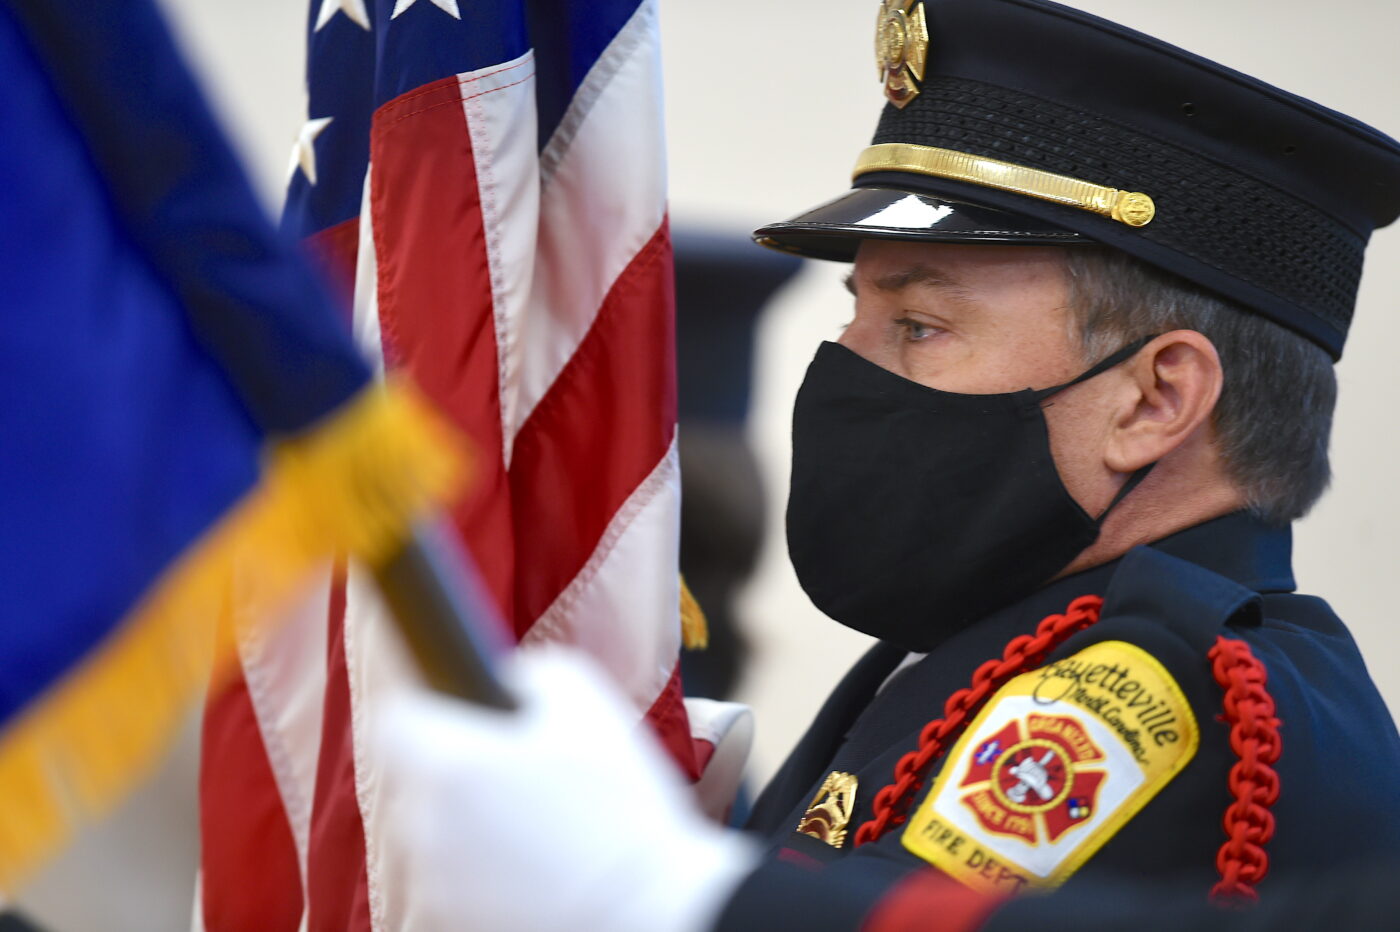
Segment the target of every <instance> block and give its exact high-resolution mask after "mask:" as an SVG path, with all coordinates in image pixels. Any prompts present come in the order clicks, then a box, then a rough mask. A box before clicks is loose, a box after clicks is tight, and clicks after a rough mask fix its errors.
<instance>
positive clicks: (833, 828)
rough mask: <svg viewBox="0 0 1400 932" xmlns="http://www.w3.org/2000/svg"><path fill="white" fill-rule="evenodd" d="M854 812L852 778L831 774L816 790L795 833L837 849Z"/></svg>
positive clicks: (854, 790) (854, 797) (854, 792)
mask: <svg viewBox="0 0 1400 932" xmlns="http://www.w3.org/2000/svg"><path fill="white" fill-rule="evenodd" d="M855 809H856V778H855V775H854V774H849V773H842V772H841V771H839V770H833V771H832V772H831V774H830V775H829V776H828V777H827V778H826V780H824V781H823V782H822V787H821V789H819V790H817V795H816V797H815V798H813V800H812V805H810V806H808V807H807V813H806V815H804V816H803V817H802V821H801V822H798V823H797V830H798V831H799V832H801V833H802V834H803V835H811V836H812V837H813V838H815V839H817V840H818V841H824V842H826V843H827V844H828V845H831V847H833V848H839V847H841V845H842V844H843V843H844V842H845V841H846V824H847V823H848V822H850V821H851V814H852V813H853V812H855Z"/></svg>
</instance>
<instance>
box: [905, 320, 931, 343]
mask: <svg viewBox="0 0 1400 932" xmlns="http://www.w3.org/2000/svg"><path fill="white" fill-rule="evenodd" d="M894 323H895V326H897V327H900V328H902V329H903V330H904V339H906V340H908V341H909V342H910V343H917V342H919V341H920V340H923V339H926V338H928V337H931V336H933V335H934V334H935V333H939V332H940V328H938V327H934V326H932V325H931V324H925V323H921V322H920V321H917V320H914V319H913V318H911V317H901V318H899V319H898V320H896V321H895V322H894Z"/></svg>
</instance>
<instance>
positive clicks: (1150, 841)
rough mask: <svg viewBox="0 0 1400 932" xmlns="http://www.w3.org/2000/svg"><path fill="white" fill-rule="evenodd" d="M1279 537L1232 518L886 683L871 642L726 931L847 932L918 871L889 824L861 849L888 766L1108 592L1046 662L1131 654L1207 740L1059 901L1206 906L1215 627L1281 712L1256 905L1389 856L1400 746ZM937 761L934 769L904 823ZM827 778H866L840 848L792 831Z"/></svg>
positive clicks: (1215, 839)
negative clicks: (817, 891)
mask: <svg viewBox="0 0 1400 932" xmlns="http://www.w3.org/2000/svg"><path fill="white" fill-rule="evenodd" d="M1291 546H1292V542H1291V536H1290V532H1289V531H1288V530H1286V529H1283V530H1280V529H1273V528H1269V527H1267V526H1265V525H1264V524H1262V523H1261V522H1259V521H1257V520H1255V519H1253V518H1251V517H1249V516H1248V515H1246V514H1243V513H1236V514H1232V515H1227V516H1225V517H1222V518H1218V519H1216V520H1213V521H1209V522H1207V523H1205V524H1201V525H1198V526H1196V527H1193V528H1189V529H1187V530H1185V531H1182V532H1180V533H1178V534H1175V535H1173V536H1171V537H1168V538H1166V539H1164V540H1161V541H1158V542H1156V543H1154V544H1151V545H1147V546H1141V547H1136V548H1134V549H1133V550H1131V551H1129V552H1128V553H1127V554H1125V555H1124V556H1123V557H1121V558H1120V559H1118V560H1116V561H1114V562H1113V563H1110V564H1106V565H1104V566H1101V567H1096V568H1094V569H1091V570H1088V571H1086V572H1083V573H1080V574H1077V575H1074V576H1071V577H1067V578H1064V579H1061V580H1057V581H1055V582H1053V583H1051V584H1050V585H1048V586H1046V587H1044V588H1043V589H1041V590H1040V591H1039V592H1037V593H1035V594H1034V595H1032V596H1031V597H1029V598H1027V599H1025V600H1023V601H1021V602H1019V603H1016V604H1014V605H1011V606H1009V607H1007V608H1005V609H1002V610H1001V611H998V612H996V613H995V614H993V615H991V616H989V617H986V618H983V619H981V620H979V621H977V622H975V623H973V624H972V625H970V626H967V627H964V628H962V629H960V630H955V631H949V632H948V634H947V637H946V638H945V639H944V640H943V641H942V642H941V643H939V644H938V645H937V646H936V647H934V648H933V650H932V651H931V652H930V653H929V654H928V655H927V656H926V657H925V658H923V659H922V660H920V661H919V662H917V663H915V664H913V665H911V666H908V667H906V668H905V669H903V670H900V671H899V672H898V673H896V674H895V675H894V676H893V678H891V673H892V672H893V671H895V670H896V669H897V668H898V666H899V664H900V662H901V661H902V660H903V659H904V658H905V656H906V655H905V654H904V652H903V651H902V650H900V649H898V648H895V647H893V646H891V645H888V644H883V643H881V644H877V645H876V646H875V647H874V648H872V649H871V650H870V651H869V653H867V654H866V655H865V656H864V657H863V658H862V659H861V660H860V661H858V662H857V663H856V665H855V666H854V667H853V668H852V669H851V671H850V672H849V673H848V674H847V675H846V677H845V678H844V679H843V680H842V682H841V683H840V685H838V686H837V688H836V690H835V691H834V692H833V693H832V695H831V697H830V698H829V699H828V700H827V702H826V704H825V705H824V706H823V707H822V709H821V711H820V712H819V713H818V715H817V717H816V719H815V721H814V722H813V723H812V725H811V726H810V728H809V729H808V731H807V733H806V734H805V735H804V736H803V738H802V740H801V742H800V743H799V744H798V745H797V748H796V749H795V750H794V751H793V753H792V754H791V756H790V757H789V758H788V760H787V761H786V763H785V764H784V765H783V766H782V768H781V769H780V770H779V771H778V773H777V775H776V776H775V777H774V778H773V780H772V782H771V783H770V784H769V786H768V787H767V789H766V790H765V791H764V793H763V794H762V796H761V797H760V798H759V800H758V802H757V803H756V805H755V807H754V810H753V814H752V817H751V820H750V823H749V828H750V829H751V830H752V831H754V832H756V833H759V834H760V835H761V836H762V837H763V838H765V839H766V840H767V841H768V842H769V843H770V844H771V845H772V848H773V854H774V855H775V857H774V858H773V859H772V861H771V862H770V863H769V865H766V866H764V867H761V868H759V869H758V870H757V871H756V872H755V873H754V874H753V875H752V876H751V877H750V878H749V879H748V881H746V883H745V884H744V885H743V886H741V888H740V889H739V890H738V892H737V893H736V895H735V896H734V898H733V899H732V900H731V902H730V904H729V906H728V907H727V910H726V912H725V913H724V915H723V916H722V918H721V920H720V923H719V927H720V928H723V929H730V928H733V929H746V928H760V927H766V926H769V925H772V924H774V923H778V924H781V925H783V926H788V925H791V926H793V927H801V928H807V929H854V928H858V927H859V926H860V925H861V922H862V919H863V917H864V916H865V914H866V912H868V910H869V909H870V907H871V905H872V904H873V903H875V902H877V901H878V900H879V898H880V897H881V896H882V895H883V894H884V892H885V891H886V890H888V889H889V888H890V887H892V886H893V885H894V884H896V883H897V882H898V881H899V880H901V879H903V878H904V877H905V876H906V875H907V874H909V873H910V872H911V871H913V870H915V869H919V868H927V867H928V865H927V864H926V863H925V862H924V861H923V860H921V859H920V858H919V857H918V856H916V855H915V854H913V853H911V852H910V851H908V850H906V849H905V847H904V846H903V845H902V844H901V840H900V836H901V833H902V829H901V828H898V827H897V828H893V829H891V830H889V831H887V832H886V833H885V834H884V835H883V836H882V837H881V838H880V839H879V841H877V842H875V843H871V844H866V845H863V846H861V847H860V848H858V849H855V848H853V845H852V841H853V839H854V835H855V830H856V828H857V827H858V826H859V825H860V824H862V823H863V822H865V821H866V820H867V819H868V818H870V815H871V808H870V804H871V800H872V799H873V798H874V796H875V794H876V792H877V791H878V790H879V789H880V788H881V787H883V786H885V785H886V784H888V783H890V782H892V780H893V773H894V767H895V763H896V762H897V761H898V760H899V758H900V757H901V756H902V755H903V754H905V753H906V752H907V751H909V750H912V749H914V748H915V747H916V746H917V743H918V736H919V731H920V729H922V728H923V726H924V724H925V723H926V722H928V721H929V720H931V719H934V718H938V717H941V715H942V712H943V706H944V703H945V701H946V700H947V698H948V696H949V695H950V694H951V693H953V692H954V691H955V690H957V689H960V688H962V687H965V686H967V685H968V684H969V682H970V681H971V678H972V674H973V671H974V670H975V669H976V668H977V667H978V666H979V665H980V664H982V663H983V662H984V661H986V660H988V659H990V658H993V657H999V656H1000V655H1001V653H1002V650H1003V648H1004V647H1005V645H1006V644H1007V642H1008V641H1010V640H1011V639H1012V638H1014V637H1016V636H1017V635H1020V634H1027V633H1031V632H1033V631H1034V630H1035V628H1036V626H1037V624H1038V623H1039V622H1040V620H1041V619H1042V618H1043V617H1045V616H1047V615H1050V614H1054V613H1059V612H1063V611H1065V609H1066V607H1067V606H1068V604H1069V603H1070V602H1071V601H1072V600H1073V599H1075V598H1077V597H1079V596H1082V595H1086V594H1095V595H1101V596H1103V597H1104V599H1105V604H1104V607H1103V611H1102V616H1101V620H1100V621H1099V622H1098V623H1097V624H1096V625H1094V626H1093V627H1091V628H1089V629H1088V630H1086V631H1082V632H1080V633H1078V634H1076V635H1074V636H1073V637H1071V638H1069V639H1068V640H1067V641H1066V642H1064V643H1063V644H1061V645H1060V646H1059V647H1058V648H1057V649H1056V650H1054V651H1053V652H1052V653H1051V655H1050V657H1049V658H1048V660H1047V663H1049V662H1053V661H1055V660H1057V659H1060V658H1065V657H1069V656H1071V655H1073V654H1075V653H1077V652H1079V651H1081V650H1083V649H1084V648H1086V647H1087V646H1089V645H1091V644H1094V643H1096V642H1099V641H1123V642H1127V643H1129V644H1132V645H1136V646H1137V647H1139V648H1141V649H1143V650H1144V651H1145V652H1147V653H1148V654H1150V655H1151V656H1152V657H1154V658H1155V659H1156V660H1157V661H1158V662H1160V664H1161V665H1162V666H1163V667H1164V668H1165V669H1166V671H1167V672H1168V673H1169V674H1170V675H1171V677H1172V678H1173V679H1175V681H1176V683H1177V685H1178V686H1179V687H1180V689H1181V691H1182V693H1183V694H1184V695H1185V698H1186V699H1187V701H1188V702H1189V703H1190V706H1191V708H1192V709H1193V711H1194V713H1195V717H1196V721H1197V724H1198V725H1199V728H1200V744H1199V748H1198V750H1197V751H1196V753H1195V755H1194V757H1192V758H1191V759H1190V761H1189V762H1188V763H1187V764H1186V766H1185V767H1184V769H1182V770H1181V771H1180V772H1179V773H1178V774H1176V776H1175V777H1174V778H1173V779H1171V781H1170V782H1169V783H1167V784H1166V785H1165V786H1164V788H1162V789H1161V790H1160V792H1158V793H1157V794H1156V795H1155V796H1154V797H1152V798H1151V799H1150V801H1148V802H1147V803H1146V805H1145V806H1144V807H1143V808H1142V809H1141V811H1139V812H1137V814H1136V815H1135V816H1134V817H1133V818H1132V819H1131V820H1130V821H1129V822H1128V823H1127V824H1126V825H1124V826H1123V827H1121V828H1120V829H1118V830H1117V831H1116V833H1114V834H1113V835H1112V836H1111V837H1109V838H1108V840H1107V841H1106V842H1105V843H1104V844H1103V845H1102V847H1101V848H1099V849H1098V851H1097V853H1095V854H1094V855H1093V856H1092V857H1091V858H1090V859H1089V860H1088V861H1087V863H1085V864H1084V865H1083V866H1082V867H1080V868H1079V869H1078V870H1077V871H1076V872H1075V873H1074V874H1072V875H1071V876H1070V877H1069V878H1068V880H1067V881H1066V882H1065V884H1064V888H1065V890H1066V891H1067V892H1068V891H1070V890H1071V889H1072V888H1074V887H1075V886H1077V885H1084V886H1085V887H1086V888H1094V887H1102V886H1106V885H1110V886H1111V885H1114V884H1117V883H1121V882H1124V881H1131V882H1142V881H1145V880H1146V881H1152V882H1163V883H1170V884H1172V885H1175V886H1185V887H1186V888H1194V889H1198V890H1199V891H1200V896H1201V898H1202V899H1204V898H1205V897H1206V896H1207V894H1208V892H1209V890H1210V888H1211V886H1212V884H1213V883H1214V882H1215V881H1216V880H1217V879H1218V878H1219V875H1218V873H1217V868H1216V865H1215V859H1216V853H1217V852H1218V850H1219V849H1220V846H1221V844H1222V843H1223V842H1224V840H1225V834H1224V830H1223V829H1222V818H1223V815H1224V813H1225V809H1226V807H1227V806H1229V804H1230V803H1231V802H1232V801H1233V799H1234V797H1233V796H1232V794H1231V792H1230V789H1229V786H1228V773H1229V770H1230V768H1231V767H1232V766H1233V764H1234V763H1235V762H1236V761H1237V760H1238V757H1237V756H1236V755H1235V753H1234V751H1232V749H1231V747H1230V742H1229V728H1228V725H1227V724H1226V723H1225V722H1224V721H1223V720H1222V719H1221V710H1222V696H1223V690H1222V688H1221V686H1220V685H1219V684H1218V683H1217V682H1216V680H1215V678H1214V676H1213V675H1212V672H1211V665H1210V662H1209V661H1208V660H1207V653H1208V651H1209V650H1210V649H1211V647H1212V646H1213V645H1214V644H1215V642H1216V639H1217V637H1218V636H1220V635H1225V636H1227V637H1231V638H1238V639H1242V640H1244V641H1245V642H1247V643H1248V644H1249V646H1250V648H1251V649H1252V651H1253V653H1254V655H1255V656H1256V657H1257V658H1259V659H1260V660H1261V661H1262V662H1263V664H1264V665H1265V667H1266V669H1267V673H1268V690H1269V692H1270V693H1271V695H1272V696H1273V698H1274V700H1275V703H1276V707H1277V713H1276V714H1277V716H1278V718H1279V719H1280V720H1281V721H1282V726H1281V729H1280V732H1281V735H1282V738H1283V753H1282V757H1281V758H1280V760H1279V762H1278V763H1277V765H1276V766H1275V769H1276V770H1277V772H1278V773H1279V776H1280V782H1281V786H1282V791H1281V795H1280V798H1279V800H1278V801H1277V803H1276V804H1275V805H1274V806H1273V807H1272V811H1273V813H1274V815H1275V817H1276V819H1277V830H1276V834H1275V837H1274V839H1273V840H1272V841H1271V842H1270V843H1269V844H1268V846H1267V851H1268V854H1269V858H1270V874H1269V876H1268V877H1267V878H1266V879H1265V880H1264V881H1263V882H1262V883H1261V884H1260V885H1259V887H1258V891H1259V894H1260V896H1261V898H1262V899H1265V900H1267V898H1268V896H1269V892H1270V890H1271V889H1276V888H1279V887H1280V885H1286V884H1288V883H1289V876H1290V875H1295V876H1296V875H1300V874H1308V873H1315V872H1317V871H1319V870H1329V871H1334V872H1335V871H1338V870H1347V869H1348V868H1349V867H1353V866H1354V867H1356V868H1358V869H1360V868H1364V867H1365V866H1366V865H1370V864H1375V863H1377V862H1380V861H1389V862H1400V793H1397V789H1400V737H1397V734H1396V730H1395V725H1394V723H1393V722H1392V720H1391V717H1390V714H1389V713H1388V711H1387V710H1386V707H1385V705H1384V703H1383V702H1382V700H1381V698H1380V696H1379V694H1378V693H1377V691H1376V688H1375V686H1374V684H1373V683H1372V682H1371V679H1370V676H1369V675H1368V673H1367V671H1366V665H1365V663H1364V662H1363V660H1362V658H1361V655H1360V654H1359V652H1358V651H1357V648H1356V645H1355V643H1354V641H1353V640H1352V638H1351V635H1350V634H1349V633H1348V632H1347V629H1346V627H1345V626H1344V625H1343V624H1342V623H1341V621H1340V620H1339V619H1338V618H1337V617H1336V615H1335V614H1333V612H1332V611H1331V609H1330V608H1329V607H1328V606H1327V604H1326V603H1325V602H1324V601H1322V600H1321V599H1317V598H1314V597H1311V596H1305V595H1298V594H1296V593H1294V588H1295V586H1294V581H1293V575H1292V570H1291V566H1290V559H1291ZM887 679H888V680H889V682H888V683H886V680H887ZM882 684H884V687H883V688H881V687H882ZM946 758H947V755H946V754H945V755H944V759H941V760H939V761H936V762H935V763H934V764H933V765H932V767H931V770H930V772H929V773H928V774H927V777H926V779H925V781H924V783H923V787H922V789H921V792H920V796H919V797H916V798H915V799H914V800H913V801H912V802H911V804H910V806H909V808H908V810H907V811H908V812H909V813H914V812H915V810H916V808H917V807H918V805H919V803H920V802H921V801H922V796H923V795H926V794H927V793H928V792H929V790H930V788H931V787H932V786H933V783H934V779H935V776H936V774H937V773H938V770H939V769H940V768H941V767H942V765H943V764H944V763H945V761H946ZM832 771H843V772H847V773H851V774H854V775H856V777H857V779H858V781H859V788H858V790H857V793H856V799H855V808H854V814H853V816H852V818H851V820H850V823H849V834H848V837H847V839H846V841H845V843H844V845H843V846H842V848H840V849H836V848H832V847H831V846H830V845H827V844H825V843H823V842H822V841H819V840H818V839H816V838H813V837H810V836H808V835H801V834H797V833H795V832H794V829H795V828H796V827H797V825H798V822H799V821H800V820H801V818H802V816H803V814H804V813H805V811H806V809H807V807H808V805H809V804H811V802H812V801H813V798H814V797H815V796H816V794H817V792H818V790H819V788H820V786H821V784H822V782H823V780H824V779H825V778H826V776H827V774H829V773H831V772H832ZM793 860H802V861H805V862H807V863H809V864H811V863H813V862H823V863H822V865H821V866H820V867H816V868H814V869H817V870H820V871H821V872H823V873H829V872H839V873H838V874H836V875H834V876H836V877H839V879H840V882H839V884H833V889H837V888H838V887H839V889H840V890H842V891H843V893H842V896H841V897H839V898H836V900H835V901H832V900H831V899H830V898H823V897H815V898H814V897H811V896H806V895H805V894H804V893H803V892H802V891H805V890H808V889H810V887H809V885H808V884H806V883H805V882H804V883H799V884H796V885H794V880H793V877H792V874H791V871H790V867H789V865H787V864H784V863H783V862H790V861H793ZM852 890H857V891H861V892H860V894H859V895H851V894H850V892H849V891H852ZM995 924H996V922H995V920H994V921H993V925H995Z"/></svg>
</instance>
